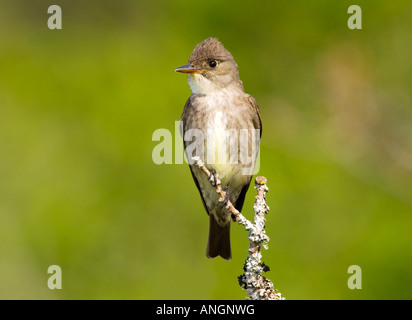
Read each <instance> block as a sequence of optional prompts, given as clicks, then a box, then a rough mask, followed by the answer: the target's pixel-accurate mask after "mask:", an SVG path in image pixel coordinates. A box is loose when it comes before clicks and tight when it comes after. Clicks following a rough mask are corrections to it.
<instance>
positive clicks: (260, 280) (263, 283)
mask: <svg viewBox="0 0 412 320" xmlns="http://www.w3.org/2000/svg"><path fill="white" fill-rule="evenodd" d="M192 160H193V161H194V163H196V165H197V166H198V167H199V169H200V170H202V171H203V172H204V173H205V174H206V175H207V177H208V179H209V181H210V184H211V185H212V186H213V187H215V188H216V192H217V193H219V196H220V198H219V202H223V201H224V200H225V199H226V191H225V190H223V188H222V186H221V181H220V180H219V177H218V174H217V173H216V174H212V173H211V172H210V171H209V170H208V169H207V168H206V166H205V164H204V163H203V162H202V160H201V159H200V158H199V157H193V158H192ZM266 182H267V180H266V178H265V177H257V178H256V180H255V189H256V190H257V196H256V198H255V199H256V200H255V204H254V206H253V209H254V211H255V219H254V224H253V223H251V222H250V221H249V220H248V219H246V218H245V217H244V216H243V215H242V214H241V213H240V212H239V211H238V210H237V209H236V208H235V207H234V206H233V204H232V203H231V202H230V200H227V199H226V200H227V202H226V209H227V210H229V212H231V213H232V218H233V220H234V221H236V222H238V223H239V224H241V225H243V226H244V227H245V229H246V231H248V232H249V235H248V238H249V243H250V245H249V248H248V252H249V255H248V256H247V258H246V261H245V265H244V267H243V271H244V274H242V275H240V276H239V277H238V280H239V284H240V286H241V287H242V288H243V289H246V292H247V294H248V298H249V299H252V300H283V299H285V298H283V297H282V295H281V293H280V292H278V291H277V290H276V289H275V288H274V286H273V283H272V282H271V281H270V280H269V279H268V278H266V277H264V276H262V273H263V272H266V271H269V267H268V266H267V265H265V264H264V263H263V262H262V254H261V252H260V248H262V247H263V248H265V249H267V248H268V247H267V243H268V242H269V237H268V236H267V235H266V232H265V222H266V219H265V214H267V213H268V211H269V207H268V206H267V205H266V198H265V195H266V192H268V191H269V189H268V187H267V186H266Z"/></svg>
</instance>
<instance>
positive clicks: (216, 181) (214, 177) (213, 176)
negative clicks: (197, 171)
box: [209, 170, 220, 187]
mask: <svg viewBox="0 0 412 320" xmlns="http://www.w3.org/2000/svg"><path fill="white" fill-rule="evenodd" d="M209 181H210V184H211V185H212V186H213V187H216V186H217V185H218V184H220V180H219V177H218V176H217V173H216V170H210V177H209Z"/></svg>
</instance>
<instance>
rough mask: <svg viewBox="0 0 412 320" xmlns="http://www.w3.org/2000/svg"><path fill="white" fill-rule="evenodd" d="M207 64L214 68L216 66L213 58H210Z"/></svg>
mask: <svg viewBox="0 0 412 320" xmlns="http://www.w3.org/2000/svg"><path fill="white" fill-rule="evenodd" d="M209 66H211V67H212V68H215V67H216V66H217V62H216V61H215V60H212V61H210V62H209Z"/></svg>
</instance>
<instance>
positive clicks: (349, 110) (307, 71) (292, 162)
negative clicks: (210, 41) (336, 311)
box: [0, 0, 412, 299]
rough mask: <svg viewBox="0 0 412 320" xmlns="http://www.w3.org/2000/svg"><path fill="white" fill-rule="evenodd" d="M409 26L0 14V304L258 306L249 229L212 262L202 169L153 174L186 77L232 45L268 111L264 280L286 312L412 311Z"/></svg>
mask: <svg viewBox="0 0 412 320" xmlns="http://www.w3.org/2000/svg"><path fill="white" fill-rule="evenodd" d="M52 4H57V5H60V6H61V8H62V11H63V29H62V30H49V29H48V28H47V20H48V18H49V16H50V15H49V14H47V8H48V7H49V6H50V5H52ZM352 4H357V5H359V6H361V8H362V17H363V29H362V30H349V29H348V27H347V20H348V18H349V16H350V15H349V14H348V13H347V9H348V7H349V6H350V5H352ZM411 32H412V7H411V5H410V1H407V0H405V1H401V0H396V1H378V0H376V1H363V0H357V1H330V0H316V1H304V0H299V1H293V2H292V1H261V2H256V1H239V0H237V1H225V2H221V1H203V2H197V1H183V0H181V1H173V2H172V1H166V0H163V1H160V0H158V1H132V0H121V1H97V0H88V1H79V0H70V1H69V0H67V1H62V0H60V1H59V0H53V1H43V0H38V1H29V0H26V1H22V0H15V1H12V0H6V1H2V2H1V4H0V298H3V299H244V298H245V296H246V292H245V291H243V290H242V289H241V288H240V287H239V285H238V282H237V276H238V275H240V274H241V273H242V272H243V271H242V266H243V263H244V259H245V258H246V256H247V251H246V249H247V246H248V240H247V234H246V232H245V231H244V230H243V229H242V228H241V227H240V226H238V225H236V224H233V226H232V247H233V248H232V249H233V260H232V261H231V262H227V261H223V260H222V259H213V260H208V259H207V258H206V257H205V249H206V240H207V232H208V231H207V230H208V218H207V215H206V213H205V212H204V209H203V206H202V203H201V200H200V197H199V195H198V192H197V189H196V187H195V185H194V183H193V181H192V178H191V175H190V172H189V169H188V167H187V165H186V164H175V165H155V164H154V163H153V161H152V150H153V148H154V147H155V146H156V145H157V144H158V142H156V141H152V134H153V132H154V131H155V130H156V129H158V128H166V129H169V130H170V131H171V132H173V133H174V122H175V121H177V120H179V119H180V115H181V112H182V110H183V106H184V103H185V101H186V99H187V98H188V96H189V95H190V89H189V86H188V85H187V83H186V77H185V76H184V75H182V74H177V73H175V72H173V71H174V69H175V68H176V67H178V66H180V65H182V64H185V63H187V61H188V58H189V56H190V53H191V51H192V50H193V48H194V47H195V45H196V44H197V43H199V42H200V41H202V40H203V39H205V38H207V37H209V36H215V37H218V38H219V39H220V40H221V41H222V42H223V43H224V45H225V46H226V48H227V49H228V50H229V51H231V53H232V54H233V55H234V57H235V59H236V61H237V63H238V65H239V70H240V76H241V79H242V80H243V83H244V86H245V89H246V91H247V92H248V93H250V94H252V95H253V96H254V97H255V99H256V100H257V101H258V103H259V105H260V109H261V114H262V119H263V137H262V145H261V169H260V172H259V174H260V175H264V176H266V177H267V178H268V186H269V188H270V192H269V193H268V195H267V197H268V204H269V206H270V208H271V210H270V212H269V215H268V217H267V219H268V220H267V227H266V229H267V233H268V235H269V236H270V238H271V242H270V243H269V250H267V251H264V252H263V260H264V262H265V263H266V264H268V265H269V266H270V267H271V271H270V272H268V273H267V274H266V276H267V277H268V278H269V279H271V280H272V281H273V282H274V284H275V287H276V288H278V289H279V291H280V292H281V293H282V294H283V295H284V296H285V297H286V298H288V299H411V298H412V255H411V254H412V107H411V106H412V101H411V99H412V96H411V94H412V41H411ZM254 196H255V192H254V190H253V188H251V189H250V191H249V193H248V196H247V199H246V203H245V207H244V214H245V215H246V216H247V217H248V218H252V216H253V210H252V204H253V199H254ZM54 264H57V265H59V266H60V267H61V268H62V275H63V276H62V280H63V282H62V285H63V289H62V290H50V289H48V287H47V279H48V277H49V276H50V275H49V274H47V268H48V267H49V266H50V265H54ZM350 265H359V266H360V267H361V268H362V287H363V288H362V289H361V290H349V289H348V286H347V280H348V277H349V276H350V275H349V274H348V273H347V269H348V267H349V266H350Z"/></svg>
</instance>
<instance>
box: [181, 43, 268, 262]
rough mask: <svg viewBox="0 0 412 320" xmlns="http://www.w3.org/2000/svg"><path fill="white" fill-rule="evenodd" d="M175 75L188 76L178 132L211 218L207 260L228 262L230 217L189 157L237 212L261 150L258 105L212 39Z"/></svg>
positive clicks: (228, 56) (229, 58) (233, 64)
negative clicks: (196, 160) (197, 160)
mask: <svg viewBox="0 0 412 320" xmlns="http://www.w3.org/2000/svg"><path fill="white" fill-rule="evenodd" d="M175 71H178V72H183V73H186V74H187V75H188V83H189V86H190V88H191V90H192V94H191V96H190V97H189V99H188V100H187V102H186V105H185V107H184V110H183V114H182V119H181V133H182V136H183V138H184V146H185V152H186V156H187V159H188V161H189V166H190V170H191V172H192V176H193V180H194V181H195V183H196V186H197V188H198V189H199V192H200V196H201V198H202V202H203V205H204V207H205V209H206V212H207V214H208V215H209V239H208V244H207V249H206V256H207V257H208V258H214V257H216V256H221V257H222V258H224V259H226V260H230V259H231V258H232V252H231V248H230V221H231V214H230V212H229V211H228V210H227V209H226V208H225V206H224V205H222V203H220V202H219V201H218V199H219V194H218V193H217V192H216V190H215V188H213V187H211V185H210V182H209V180H208V179H207V176H206V175H205V174H204V172H202V171H200V170H199V168H197V166H196V164H194V163H193V161H191V158H192V157H193V156H194V155H197V156H200V158H201V159H202V161H203V162H204V163H205V165H206V167H207V168H208V169H209V171H211V172H212V173H216V174H217V176H218V177H219V179H220V180H221V185H222V188H224V189H225V190H226V192H227V193H228V199H226V200H230V201H231V202H232V204H233V205H234V206H235V208H236V209H237V210H239V211H241V210H242V206H243V202H244V200H245V195H246V192H247V190H248V188H249V184H250V181H251V179H252V175H253V169H254V166H255V162H256V158H257V155H258V150H259V144H260V136H261V132H262V123H261V119H260V113H259V107H258V105H257V103H256V101H255V99H254V98H253V97H252V96H251V95H249V94H247V93H245V91H244V89H243V84H242V81H241V80H240V78H239V71H238V67H237V64H236V62H235V60H234V59H233V57H232V55H231V54H230V52H229V51H228V50H226V49H225V48H224V46H223V45H222V44H221V43H220V42H219V41H218V40H217V39H216V38H208V39H206V40H204V41H202V42H201V43H199V44H198V45H197V46H196V47H195V49H194V50H193V52H192V54H191V56H190V59H189V63H188V64H186V65H184V66H181V67H179V68H177V69H176V70H175ZM193 138H195V140H196V141H193ZM190 142H191V143H190ZM195 142H196V143H195ZM193 146H196V148H193ZM222 146H223V149H222ZM189 150H190V151H189ZM199 150H200V151H199ZM222 150H224V151H222ZM193 151H196V154H194V153H193ZM216 157H217V158H218V159H216ZM222 158H223V160H222Z"/></svg>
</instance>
